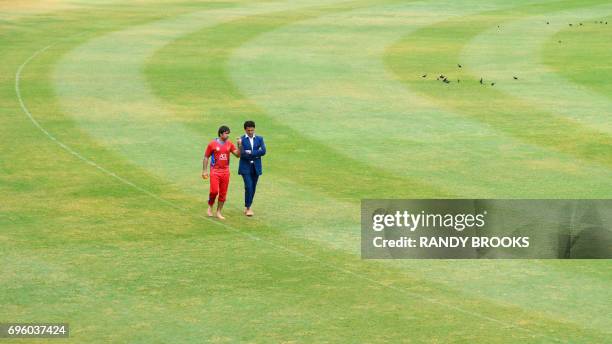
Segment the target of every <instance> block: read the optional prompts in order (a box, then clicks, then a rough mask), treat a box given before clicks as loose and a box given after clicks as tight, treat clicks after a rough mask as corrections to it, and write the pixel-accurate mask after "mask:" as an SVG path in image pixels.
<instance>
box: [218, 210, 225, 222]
mask: <svg viewBox="0 0 612 344" xmlns="http://www.w3.org/2000/svg"><path fill="white" fill-rule="evenodd" d="M217 218H218V219H219V220H225V217H223V215H221V213H220V212H217Z"/></svg>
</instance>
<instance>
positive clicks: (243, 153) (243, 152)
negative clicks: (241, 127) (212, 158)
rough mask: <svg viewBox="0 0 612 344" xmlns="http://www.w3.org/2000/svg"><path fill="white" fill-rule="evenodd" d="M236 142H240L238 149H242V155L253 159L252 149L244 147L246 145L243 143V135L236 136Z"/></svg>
mask: <svg viewBox="0 0 612 344" xmlns="http://www.w3.org/2000/svg"><path fill="white" fill-rule="evenodd" d="M236 143H237V144H238V149H240V156H241V157H243V158H245V159H251V151H250V150H249V151H247V150H246V149H244V146H243V145H242V137H238V138H236Z"/></svg>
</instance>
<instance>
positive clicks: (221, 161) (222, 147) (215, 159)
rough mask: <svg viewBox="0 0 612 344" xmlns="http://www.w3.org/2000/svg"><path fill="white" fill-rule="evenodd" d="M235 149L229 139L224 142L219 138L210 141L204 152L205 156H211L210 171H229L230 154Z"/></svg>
mask: <svg viewBox="0 0 612 344" xmlns="http://www.w3.org/2000/svg"><path fill="white" fill-rule="evenodd" d="M235 150H236V146H234V144H233V143H232V141H230V140H229V139H228V140H227V141H225V143H224V142H223V141H221V140H220V139H214V140H212V141H210V143H209V144H208V146H207V147H206V152H205V153H204V155H205V156H206V157H207V158H209V157H211V156H212V158H211V159H210V171H211V172H212V171H213V170H214V171H218V172H229V159H230V154H231V152H233V151H235Z"/></svg>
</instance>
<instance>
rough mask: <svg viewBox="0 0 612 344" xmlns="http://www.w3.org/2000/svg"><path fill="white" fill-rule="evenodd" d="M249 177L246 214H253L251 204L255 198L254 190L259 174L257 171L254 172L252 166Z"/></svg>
mask: <svg viewBox="0 0 612 344" xmlns="http://www.w3.org/2000/svg"><path fill="white" fill-rule="evenodd" d="M250 179H251V189H250V193H249V204H248V205H247V211H246V215H247V216H253V215H255V213H253V209H251V205H253V199H254V198H255V190H256V189H257V180H258V179H259V175H257V172H255V169H254V168H253V170H252V171H251V174H250Z"/></svg>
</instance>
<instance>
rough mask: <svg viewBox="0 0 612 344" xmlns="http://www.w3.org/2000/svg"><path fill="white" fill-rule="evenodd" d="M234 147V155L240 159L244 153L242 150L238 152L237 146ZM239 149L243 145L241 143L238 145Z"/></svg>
mask: <svg viewBox="0 0 612 344" xmlns="http://www.w3.org/2000/svg"><path fill="white" fill-rule="evenodd" d="M238 142H240V141H238ZM232 146H233V147H234V149H233V150H232V154H234V156H235V157H236V158H240V154H241V153H242V148H240V150H238V149H237V148H236V146H234V145H233V144H232ZM238 147H242V145H241V144H240V143H238Z"/></svg>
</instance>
